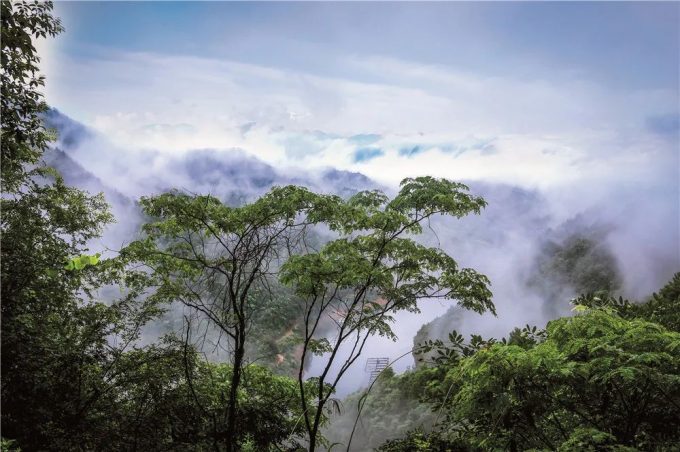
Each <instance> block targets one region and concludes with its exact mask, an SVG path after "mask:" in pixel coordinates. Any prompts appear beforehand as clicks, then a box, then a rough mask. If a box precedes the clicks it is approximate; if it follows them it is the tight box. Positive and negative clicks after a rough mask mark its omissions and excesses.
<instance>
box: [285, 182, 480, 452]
mask: <svg viewBox="0 0 680 452" xmlns="http://www.w3.org/2000/svg"><path fill="white" fill-rule="evenodd" d="M467 191H468V188H467V187H466V186H465V185H463V184H460V183H455V182H451V181H448V180H445V179H434V178H431V177H419V178H416V179H406V180H404V181H403V182H402V184H401V190H400V192H399V194H398V195H397V196H396V197H395V198H394V199H392V200H389V198H388V197H387V196H386V195H384V194H383V193H382V192H380V191H364V192H359V193H357V194H356V195H354V196H352V197H351V198H349V199H348V200H347V201H343V202H340V203H338V204H337V205H336V206H335V207H334V209H333V215H332V216H330V217H328V219H327V223H328V225H329V227H330V229H331V230H332V231H334V232H336V233H337V234H338V238H336V239H335V240H332V241H330V242H328V243H326V244H325V245H324V246H323V247H322V248H321V249H320V250H319V251H318V252H310V253H306V254H301V255H294V256H291V257H290V258H289V259H288V260H287V261H286V262H285V263H284V265H283V267H282V271H281V280H282V282H284V284H287V285H290V286H291V287H293V288H294V289H295V291H296V293H297V294H298V296H300V297H301V298H302V299H303V300H304V307H303V308H304V320H303V328H304V334H303V350H302V357H301V360H300V367H299V371H298V382H299V387H300V400H301V403H302V405H303V408H304V413H305V416H304V421H305V426H306V428H307V431H308V434H309V450H310V451H314V450H315V448H316V444H317V439H318V434H319V427H320V425H321V420H322V415H323V410H324V408H325V406H326V404H327V403H328V402H329V400H330V398H331V396H332V394H333V392H334V390H335V388H336V387H337V384H338V382H339V381H340V380H341V378H342V377H343V375H344V374H345V373H346V372H347V370H348V369H349V368H350V366H351V365H352V364H353V363H354V362H355V361H356V360H357V359H358V357H359V356H360V355H361V352H362V350H363V347H364V345H365V343H366V340H367V339H368V337H370V336H371V335H373V334H379V335H383V336H387V337H394V334H393V332H392V330H391V328H390V324H389V323H390V321H391V320H392V314H394V313H395V312H398V311H402V310H407V311H412V312H416V311H417V310H418V304H417V303H418V301H419V300H421V299H425V298H441V299H455V300H458V302H459V303H460V305H461V306H463V307H465V308H468V309H473V310H475V311H477V312H483V311H485V310H491V311H493V304H492V302H491V292H490V291H489V289H488V284H489V281H488V279H487V278H486V277H485V276H483V275H481V274H479V273H477V272H475V271H474V270H472V269H468V268H459V267H458V264H457V263H456V261H455V260H454V259H453V258H452V257H451V256H449V255H447V254H446V253H445V252H443V251H442V250H440V249H437V248H429V247H426V246H423V245H420V244H418V243H417V242H416V241H415V240H414V239H413V238H412V237H413V236H414V235H417V234H420V233H421V232H422V225H423V224H424V223H426V222H427V221H428V219H429V218H431V217H432V216H434V215H449V216H453V217H456V218H460V217H463V216H465V215H467V214H469V213H479V212H480V210H481V209H482V208H483V207H484V206H485V201H484V200H483V199H482V198H479V197H475V196H472V195H470V194H468V193H467ZM325 318H330V319H332V321H333V322H334V323H335V325H336V327H337V330H336V333H335V336H334V337H333V338H332V339H331V340H330V341H329V340H328V339H326V338H322V337H318V334H319V325H320V324H321V323H322V320H324V319H325ZM342 346H347V347H349V353H348V355H347V357H346V358H344V359H343V358H339V356H340V354H339V352H340V349H341V347H342ZM310 354H318V355H322V354H327V360H326V364H325V366H324V368H323V370H322V372H321V374H320V375H319V376H318V377H315V379H314V380H313V381H314V382H315V383H316V385H317V386H316V389H315V397H316V403H315V405H309V404H308V403H307V386H306V385H305V384H304V380H305V367H306V365H307V358H308V357H309V356H310ZM336 362H338V364H339V368H338V370H337V373H336V374H335V375H331V368H332V367H333V365H334V364H336Z"/></svg>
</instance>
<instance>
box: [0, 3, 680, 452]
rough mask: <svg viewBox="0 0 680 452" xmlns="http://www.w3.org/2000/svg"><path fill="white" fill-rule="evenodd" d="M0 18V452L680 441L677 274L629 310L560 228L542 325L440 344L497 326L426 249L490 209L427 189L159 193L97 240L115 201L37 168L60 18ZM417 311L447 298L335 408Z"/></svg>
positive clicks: (473, 292)
mask: <svg viewBox="0 0 680 452" xmlns="http://www.w3.org/2000/svg"><path fill="white" fill-rule="evenodd" d="M1 16H2V36H1V38H2V110H1V114H2V137H1V138H2V166H1V179H2V206H1V207H2V219H1V228H2V229H1V231H2V232H1V233H2V246H1V264H2V275H1V283H2V287H1V289H2V292H1V296H2V299H1V301H2V342H1V347H2V350H1V351H2V354H1V355H2V362H1V366H2V382H1V383H2V391H1V411H2V417H1V423H2V424H1V428H2V431H1V435H2V440H1V441H2V442H1V448H2V450H3V451H4V450H6V451H20V450H22V451H43V450H55V451H62V450H63V451H78V450H83V451H98V450H103V451H108V450H111V451H113V450H116V451H120V450H126V451H127V450H129V451H166V450H167V451H204V450H205V451H228V452H232V451H298V450H308V451H317V450H333V451H335V450H348V451H349V450H353V451H364V450H366V451H368V450H378V451H391V452H397V451H400V452H406V451H442V452H443V451H487V450H508V451H520V450H536V451H538V450H541V451H543V450H546V451H548V450H550V451H621V452H622V451H634V450H640V451H673V450H679V449H678V444H680V422H678V420H679V419H680V273H676V274H675V276H673V278H672V279H671V280H670V281H668V282H667V284H666V285H664V286H663V287H659V288H658V290H657V291H656V293H653V294H649V296H647V297H643V298H641V299H639V300H628V299H625V298H623V297H622V296H620V293H619V289H620V286H621V275H620V274H619V270H618V268H617V266H616V261H615V259H614V258H613V257H612V256H611V254H610V253H609V252H608V251H607V250H606V249H605V248H603V247H602V246H601V245H600V240H599V238H598V237H599V236H598V232H597V231H586V232H583V233H580V234H571V235H570V234H566V235H563V236H558V234H556V235H555V237H546V240H545V242H544V244H543V246H542V248H541V250H540V255H539V258H538V259H537V260H536V262H535V263H534V265H533V274H532V275H531V276H530V277H528V278H527V281H526V287H527V288H528V289H527V290H531V291H533V293H535V294H537V295H536V296H540V297H542V298H543V299H546V300H549V301H550V303H551V305H550V307H549V308H548V311H549V314H550V315H551V316H552V318H553V319H552V320H551V321H549V322H548V323H547V325H526V326H525V327H523V328H515V329H514V330H512V331H511V332H510V333H509V334H507V335H503V336H501V335H499V337H487V336H484V335H482V334H476V333H475V334H471V335H467V334H466V335H463V334H461V332H460V331H457V330H453V331H445V330H444V328H445V327H446V326H449V325H451V324H454V323H456V322H458V323H461V324H462V323H463V322H465V319H466V318H467V317H465V316H466V315H467V313H474V314H475V315H476V314H482V313H486V314H488V315H496V314H497V313H496V306H495V305H494V302H493V294H492V290H493V286H492V281H491V280H490V279H489V278H488V277H487V276H485V275H484V274H482V273H481V272H479V271H477V270H475V269H473V268H467V267H463V266H461V265H459V263H458V261H457V260H456V256H452V255H450V254H448V253H447V252H446V251H444V250H443V249H441V248H440V247H438V246H436V245H433V244H432V243H431V240H428V239H427V238H428V237H431V235H430V234H431V226H432V224H435V222H434V221H435V219H437V218H448V219H449V220H451V221H452V222H453V223H455V222H457V221H459V220H461V219H463V218H464V217H467V216H477V215H479V216H482V217H483V216H484V211H485V207H486V206H487V201H486V200H485V199H484V198H483V197H482V196H480V195H478V194H475V192H474V190H472V189H471V188H469V187H468V186H467V185H466V184H463V183H460V182H455V181H452V180H448V179H444V178H435V177H427V176H423V177H414V178H407V179H405V180H403V182H402V183H401V185H400V188H399V190H398V192H397V193H396V194H394V195H391V194H386V193H385V192H383V191H381V190H357V191H355V192H353V193H342V194H340V195H338V194H328V193H324V192H321V191H318V192H317V191H315V190H312V189H310V188H307V187H305V186H302V185H282V186H274V187H271V188H270V189H268V191H266V193H265V194H263V195H262V196H259V197H257V199H252V200H243V199H225V198H220V197H218V196H214V195H212V194H208V193H191V192H187V191H185V190H181V189H180V188H175V189H170V190H168V191H166V192H164V193H160V194H157V195H153V196H147V197H142V198H141V199H138V200H135V206H136V208H138V209H139V210H140V211H141V212H142V218H143V224H142V225H141V227H140V230H139V231H137V232H138V234H137V235H136V236H134V237H132V238H131V239H130V240H129V241H128V242H127V243H125V245H124V246H123V247H121V249H119V250H115V252H112V251H111V250H104V251H102V250H93V249H92V248H93V245H92V244H93V243H95V241H96V239H97V238H98V237H100V236H101V235H102V234H103V233H104V231H105V230H106V228H107V225H110V224H112V223H113V222H115V221H116V218H114V215H113V214H112V213H111V210H110V207H109V204H108V200H107V199H106V198H105V196H104V194H103V193H99V194H93V193H90V192H88V191H86V190H84V189H81V188H77V187H75V186H72V185H69V184H68V183H67V182H66V181H65V179H64V178H63V177H62V175H61V174H60V172H59V170H58V169H57V168H55V166H54V165H51V164H50V163H49V161H48V159H47V157H46V156H47V155H48V152H49V151H50V149H51V147H52V146H53V144H54V143H55V142H56V140H57V138H58V137H57V131H56V130H55V129H54V128H51V127H49V126H48V119H49V117H50V115H51V114H53V113H52V111H51V110H50V107H49V106H48V105H47V104H46V103H45V101H44V99H43V95H42V93H41V88H42V87H43V86H44V85H45V83H49V80H45V78H44V77H43V76H42V75H41V73H40V55H39V54H38V51H37V50H36V46H35V42H36V40H37V39H39V38H56V37H57V35H59V34H60V33H61V32H62V31H63V27H62V24H61V22H60V20H59V18H57V17H55V15H54V14H53V10H52V4H51V3H50V2H14V1H9V0H2V11H1ZM677 270H680V269H674V270H673V271H677ZM567 287H569V288H571V289H573V291H574V296H573V297H570V296H569V295H568V294H567V292H568V291H567V290H566V289H565V288H567ZM423 300H441V301H448V302H449V304H450V305H451V306H452V308H451V309H450V310H449V311H448V312H447V313H446V314H445V317H444V318H448V319H449V320H446V321H444V320H440V321H439V324H438V323H437V321H435V322H432V323H430V324H426V325H425V326H423V327H422V328H421V330H420V331H419V332H418V334H417V335H416V337H415V339H414V344H413V349H412V350H411V351H410V353H409V356H413V357H414V358H415V362H416V366H415V367H413V368H411V369H409V370H407V371H406V372H403V373H396V372H395V371H394V370H392V368H391V367H390V366H388V367H387V368H386V369H385V370H383V371H382V372H381V373H380V375H378V376H377V378H376V379H375V380H374V381H372V382H371V384H370V385H369V386H368V387H366V388H362V389H360V390H358V391H356V392H353V393H351V394H349V395H348V396H346V397H345V396H340V395H338V387H339V385H340V383H341V382H343V381H345V380H346V379H347V378H349V376H350V372H349V371H350V368H351V367H352V366H353V365H355V364H356V365H358V366H362V365H363V362H364V361H365V358H366V353H365V346H366V344H367V341H369V340H370V339H371V338H372V337H375V336H379V337H384V338H388V339H389V338H393V337H395V334H396V333H395V329H394V327H395V315H397V314H398V313H403V312H408V313H418V312H419V309H420V302H421V301H423ZM565 312H566V314H565ZM498 315H502V314H500V313H498ZM159 325H161V326H162V328H161V327H160V326H159ZM312 362H315V363H316V364H317V367H315V369H317V370H318V371H316V372H314V373H313V375H312V372H311V370H310V369H311V365H312ZM319 363H321V365H320V370H319V367H318V366H319Z"/></svg>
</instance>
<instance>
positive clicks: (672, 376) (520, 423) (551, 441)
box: [441, 307, 680, 450]
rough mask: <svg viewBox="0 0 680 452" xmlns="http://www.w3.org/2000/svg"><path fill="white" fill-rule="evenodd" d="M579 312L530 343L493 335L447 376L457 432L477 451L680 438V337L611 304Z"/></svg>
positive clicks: (660, 446) (646, 445)
mask: <svg viewBox="0 0 680 452" xmlns="http://www.w3.org/2000/svg"><path fill="white" fill-rule="evenodd" d="M578 311H579V312H581V314H579V315H577V316H576V317H573V318H561V319H558V320H555V321H552V322H550V323H549V324H548V327H547V331H546V334H547V336H546V339H545V340H544V341H542V342H540V343H538V344H537V345H535V346H533V347H530V348H522V347H519V346H516V345H509V344H503V343H496V344H493V345H491V346H490V347H488V348H485V349H481V350H479V351H478V352H476V353H475V354H474V355H472V356H470V357H468V358H465V359H463V360H462V361H461V362H460V364H459V365H458V366H456V367H454V368H452V369H451V370H450V371H449V372H448V374H447V377H446V379H445V380H444V381H442V382H441V384H442V386H443V387H444V388H446V387H448V388H452V393H453V394H454V395H453V396H452V397H451V399H450V402H448V404H447V405H446V406H447V415H448V419H447V422H446V424H445V425H448V426H449V432H450V433H451V435H457V436H458V437H463V438H465V439H466V440H467V441H468V442H469V444H470V445H471V446H473V447H476V448H481V449H496V448H500V449H507V450H526V449H545V448H547V449H551V450H555V449H560V450H562V449H564V450H572V449H570V447H574V445H575V444H581V443H582V442H583V441H584V439H585V438H586V437H591V438H593V441H592V442H590V443H588V444H590V446H592V447H595V446H596V443H597V442H598V441H600V443H601V445H602V446H603V447H604V445H607V447H611V450H614V449H616V450H623V448H625V447H634V448H636V449H641V450H670V449H671V448H672V446H673V445H675V444H677V442H678V440H679V439H680V428H678V426H677V422H675V420H676V419H677V418H678V416H680V403H679V402H680V382H679V381H678V377H677V376H678V375H679V374H680V358H678V357H679V356H680V354H678V350H680V335H678V334H677V333H674V332H671V331H668V330H666V329H665V328H663V327H662V326H660V325H658V324H654V323H650V322H647V321H644V320H640V319H632V320H626V319H623V318H621V317H620V316H619V315H617V314H616V313H615V312H612V311H611V310H606V309H602V308H596V309H589V308H587V307H580V308H579V309H578ZM597 438H599V439H597ZM583 444H584V449H586V448H587V447H585V443H583ZM590 446H588V447H590ZM593 450H595V449H593ZM597 450H610V449H606V448H599V449H597Z"/></svg>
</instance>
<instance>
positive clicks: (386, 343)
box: [47, 111, 680, 397]
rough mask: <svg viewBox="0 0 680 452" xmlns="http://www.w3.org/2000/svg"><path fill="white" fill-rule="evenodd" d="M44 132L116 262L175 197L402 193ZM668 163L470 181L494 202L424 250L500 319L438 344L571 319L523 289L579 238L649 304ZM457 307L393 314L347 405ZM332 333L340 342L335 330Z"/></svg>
mask: <svg viewBox="0 0 680 452" xmlns="http://www.w3.org/2000/svg"><path fill="white" fill-rule="evenodd" d="M48 124H49V125H50V126H51V127H55V128H56V129H57V130H58V131H59V141H58V143H57V144H56V146H55V149H53V150H52V151H51V154H50V155H48V157H47V158H48V161H49V162H50V163H51V164H52V165H54V166H55V167H57V168H58V169H59V170H60V171H61V172H62V173H63V175H64V177H65V179H66V181H67V183H70V184H73V185H75V186H78V187H80V188H83V189H86V190H88V191H90V192H92V193H94V192H103V193H104V194H105V196H106V198H107V201H108V202H109V203H110V204H111V206H112V211H113V213H114V214H115V217H116V222H115V224H113V225H111V226H109V228H108V229H107V230H106V232H105V234H104V236H103V237H102V239H101V240H100V241H98V242H97V243H94V244H92V247H93V251H104V252H108V253H114V254H115V251H116V250H119V249H120V248H121V247H122V246H124V245H125V244H126V243H129V242H130V241H132V240H134V239H135V238H137V237H138V234H139V227H140V225H141V223H142V217H141V214H140V211H139V208H138V206H137V204H136V201H137V200H138V199H139V198H140V197H141V196H149V195H154V194H159V193H162V192H164V191H167V190H170V189H173V188H176V189H180V190H183V191H186V192H191V193H200V194H207V193H209V194H212V195H214V196H217V197H219V198H220V199H222V200H223V201H224V202H227V203H228V204H232V205H237V204H240V203H243V202H246V201H249V200H253V199H255V198H256V197H258V196H260V195H262V194H264V193H265V192H266V191H267V190H268V189H269V188H270V187H272V186H274V185H285V184H299V185H304V186H307V187H309V188H310V189H311V190H315V191H320V192H325V193H336V194H340V195H342V196H348V195H351V194H352V193H354V192H356V191H358V190H362V189H373V188H379V189H382V190H384V191H385V192H386V193H387V194H391V195H393V194H394V193H395V192H396V190H397V187H396V186H395V185H390V184H384V183H379V182H376V181H374V180H372V179H370V178H368V177H366V176H364V175H362V174H360V173H355V172H348V171H342V170H336V169H333V168H328V167H327V168H322V169H319V170H313V171H310V170H309V169H305V168H296V167H284V168H275V167H273V166H271V165H269V164H267V163H265V162H263V161H261V160H259V159H258V158H256V157H254V156H252V155H250V154H249V153H248V152H247V151H246V150H243V149H199V150H187V151H186V152H183V153H164V152H162V150H151V149H127V148H126V149H122V148H120V147H118V146H116V145H114V144H112V143H111V142H110V141H108V140H107V139H106V137H105V136H102V135H101V134H100V133H97V132H95V131H92V130H90V129H88V128H87V127H85V126H83V125H81V124H79V123H77V122H76V121H73V120H71V119H70V118H68V117H66V116H64V115H62V114H60V113H58V112H57V111H52V112H51V113H50V115H49V117H48ZM668 162H671V165H672V164H673V163H677V157H674V156H672V155H669V156H668V158H667V161H666V162H661V163H664V164H665V169H664V170H660V171H656V172H655V173H654V174H655V176H654V178H650V179H649V180H646V181H644V184H642V183H640V179H641V177H642V176H641V175H640V174H638V175H636V177H635V178H634V179H633V178H631V179H627V178H626V177H622V175H620V174H619V175H613V176H612V177H610V178H608V179H607V180H606V181H607V184H602V183H598V179H595V180H592V179H591V180H588V179H587V178H581V179H579V180H578V182H576V183H574V184H572V185H568V186H562V187H559V189H553V190H551V189H541V188H527V187H520V186H517V185H510V184H501V183H494V182H488V181H484V180H463V181H462V182H465V183H467V184H469V186H470V188H471V191H472V192H473V193H474V194H477V195H482V196H483V197H484V198H485V199H486V200H487V202H488V206H487V207H486V208H485V209H484V210H483V211H482V213H481V215H478V216H468V217H465V218H462V219H458V220H456V219H450V218H447V219H443V218H435V219H433V220H432V221H431V223H430V227H429V228H426V230H425V231H424V233H423V235H422V236H421V237H420V238H419V240H420V241H422V242H423V243H425V244H427V245H431V246H439V247H441V248H442V249H443V250H444V251H446V252H447V253H448V254H450V255H452V256H453V257H454V258H455V259H456V260H457V261H458V263H459V265H460V266H461V267H471V268H474V269H476V270H477V271H479V272H481V273H483V274H485V275H487V276H488V277H489V279H490V280H491V284H492V285H491V290H492V292H493V301H494V304H495V306H496V311H497V315H496V316H494V315H492V314H490V313H486V314H484V315H478V314H476V313H473V312H467V311H461V310H459V312H458V313H457V314H456V315H455V316H453V318H455V321H447V320H446V318H445V317H443V318H442V319H441V320H439V321H438V322H435V323H434V324H433V325H432V326H433V331H431V332H430V334H431V335H432V336H434V337H437V336H443V335H445V334H447V333H448V332H449V331H451V330H454V329H455V330H457V331H458V332H460V333H463V334H464V335H469V334H471V333H476V334H481V335H482V336H485V337H495V338H501V337H504V336H506V335H507V334H508V333H509V332H510V331H511V330H512V329H513V328H514V327H521V326H524V325H525V324H530V325H538V326H544V325H545V324H546V323H547V322H548V321H549V320H551V319H552V318H555V317H557V316H558V315H565V314H568V313H569V309H570V306H569V297H570V296H573V295H576V294H573V293H570V291H569V288H565V287H558V288H556V289H555V293H558V294H560V296H562V297H564V299H560V300H546V299H545V295H544V294H543V296H542V294H541V293H539V292H537V290H535V288H532V287H531V286H530V284H528V283H527V281H529V280H530V279H531V278H532V276H535V275H534V274H535V272H536V269H535V265H536V260H537V259H538V257H539V256H540V253H541V252H542V251H541V250H542V247H544V246H545V244H546V242H547V241H550V240H553V241H556V242H560V241H561V240H564V238H565V237H568V236H570V235H574V234H589V233H592V231H597V234H596V235H597V240H598V242H599V246H601V247H604V249H606V251H607V252H608V253H610V254H611V256H613V259H614V260H615V263H616V266H617V269H618V271H619V273H620V275H621V285H620V288H619V293H620V295H623V296H625V297H629V298H631V299H634V300H637V299H641V298H643V297H646V296H648V295H649V294H651V292H652V291H653V290H655V289H657V288H658V287H660V286H661V285H662V284H663V283H664V282H665V281H666V280H668V279H669V278H670V277H671V275H672V274H673V273H674V272H675V271H677V270H678V269H679V268H680V238H679V234H680V232H679V229H680V228H679V227H678V225H679V223H678V220H679V210H678V209H679V207H678V206H679V202H678V191H677V190H673V187H677V183H678V182H677V174H676V173H675V171H673V168H672V166H671V165H668ZM656 166H657V165H655V167H656ZM623 176H629V175H623ZM601 180H603V179H599V181H601ZM547 305H550V308H548V307H547ZM453 306H454V304H452V303H444V302H441V301H433V300H423V301H421V302H420V304H419V308H420V311H421V312H420V313H418V314H413V313H397V314H396V317H395V321H394V323H393V330H394V332H395V334H396V335H397V337H398V339H397V340H396V341H394V342H393V341H391V340H388V339H384V338H378V337H373V338H371V339H369V341H368V342H367V344H366V347H365V349H364V353H363V355H362V358H361V359H360V360H358V361H357V362H356V363H355V365H354V366H353V367H352V368H351V369H350V371H349V372H348V373H347V374H346V376H345V377H344V379H343V380H342V381H341V383H340V385H339V386H338V389H337V396H338V397H344V396H346V395H347V394H349V393H351V392H353V391H355V390H357V389H359V388H360V387H362V386H365V385H366V384H367V382H368V375H367V374H366V373H365V372H364V364H365V358H369V357H388V358H390V360H391V361H394V360H396V362H394V364H393V369H394V370H395V371H396V372H402V371H404V370H406V369H408V368H410V367H413V366H414V365H415V362H414V359H413V356H412V355H411V354H410V353H409V352H410V350H411V349H412V348H413V346H414V342H413V340H414V336H416V333H418V331H419V330H420V329H421V327H422V326H423V325H425V324H428V323H429V322H432V321H433V320H435V319H437V318H438V317H440V316H442V315H443V314H445V313H446V312H447V311H448V310H449V309H451V308H452V307H453ZM454 309H456V308H454ZM327 334H328V337H329V338H332V337H333V332H332V331H329V332H328V333H327ZM397 358H399V359H398V360H397ZM323 363H324V357H323V356H322V357H315V358H314V359H313V361H312V363H311V366H310V368H309V371H308V372H309V375H310V376H313V375H314V374H315V373H317V372H318V371H319V369H320V368H321V366H322V364H323Z"/></svg>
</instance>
